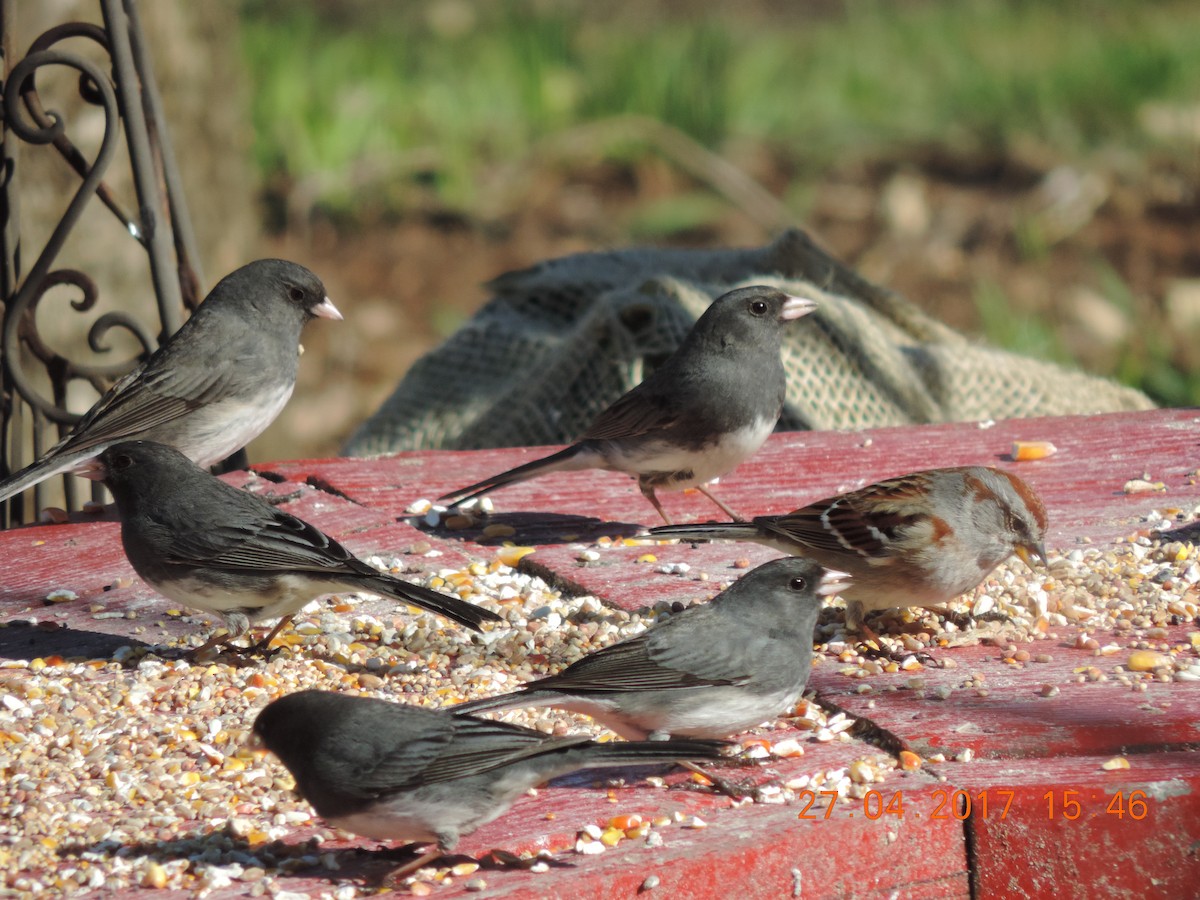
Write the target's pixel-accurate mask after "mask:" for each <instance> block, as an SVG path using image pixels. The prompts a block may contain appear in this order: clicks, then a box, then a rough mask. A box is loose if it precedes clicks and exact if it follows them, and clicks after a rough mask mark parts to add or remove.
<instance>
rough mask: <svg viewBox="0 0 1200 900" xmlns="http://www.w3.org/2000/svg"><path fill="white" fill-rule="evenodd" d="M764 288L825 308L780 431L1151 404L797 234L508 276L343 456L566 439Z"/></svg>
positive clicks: (804, 340) (806, 323)
mask: <svg viewBox="0 0 1200 900" xmlns="http://www.w3.org/2000/svg"><path fill="white" fill-rule="evenodd" d="M747 284H772V285H777V286H779V287H781V288H783V289H785V290H788V291H790V292H793V293H797V294H801V295H804V296H808V297H811V298H813V299H815V300H816V301H817V302H818V303H819V304H820V308H819V310H818V311H817V312H816V313H815V314H813V315H811V316H809V317H807V318H805V319H803V320H802V321H801V322H799V323H798V324H797V325H795V326H794V327H792V328H790V329H788V335H787V338H786V339H785V343H784V352H783V359H784V364H785V366H786V368H787V372H788V398H787V406H786V408H785V410H784V414H783V418H782V420H781V423H780V427H781V428H784V429H814V430H816V429H850V428H869V427H877V426H884V425H904V424H917V423H925V422H947V421H963V420H976V419H988V418H990V419H1001V418H1009V417H1013V416H1037V415H1057V414H1066V413H1099V412H1112V411H1116V410H1130V409H1148V408H1150V407H1151V406H1153V404H1152V403H1151V402H1150V400H1149V399H1148V398H1147V397H1146V396H1145V395H1143V394H1141V393H1140V392H1138V391H1136V390H1134V389H1132V388H1128V387H1124V386H1121V385H1118V384H1115V383H1113V382H1111V381H1107V380H1105V379H1102V378H1097V377H1094V376H1091V375H1085V374H1083V373H1080V372H1076V371H1072V370H1070V369H1065V368H1063V367H1061V366H1058V365H1054V364H1052V363H1046V362H1040V361H1038V360H1033V359H1028V358H1026V357H1022V356H1018V355H1016V354H1013V353H1008V352H1005V351H1003V350H997V349H995V348H992V347H988V346H987V345H985V344H981V343H979V342H978V341H973V340H968V339H967V338H966V337H964V336H963V335H961V334H959V333H958V332H956V331H954V330H953V329H951V328H949V327H947V326H946V325H944V324H942V323H941V322H938V321H936V320H934V319H931V318H930V317H928V316H926V315H925V314H924V313H922V312H921V311H920V310H919V309H917V308H916V307H915V306H913V305H912V304H911V303H909V302H908V301H906V300H904V299H903V298H901V297H898V296H897V295H895V294H893V293H891V292H889V291H886V290H884V289H882V288H880V287H877V286H875V285H873V284H871V283H869V282H867V281H865V280H864V279H862V278H860V277H859V276H858V275H856V274H855V273H854V272H852V271H850V270H849V269H847V268H846V267H844V266H842V265H841V264H840V263H838V262H837V261H836V260H834V259H832V258H831V257H829V256H828V255H827V254H826V253H824V252H823V251H822V250H821V249H820V248H819V247H817V246H816V245H815V244H814V243H813V242H812V241H811V240H810V239H809V238H808V236H807V235H806V234H804V233H803V232H800V231H794V230H793V231H788V232H786V233H785V234H783V235H782V236H781V237H780V238H779V239H778V240H776V241H774V242H773V243H771V244H769V245H768V246H766V247H763V248H761V249H753V250H641V249H634V250H622V251H615V252H610V253H584V254H578V255H575V256H567V257H563V258H561V259H555V260H550V261H548V262H545V263H542V264H540V265H537V266H534V267H533V268H530V269H526V270H523V271H520V272H511V273H509V274H506V275H502V276H500V277H499V278H497V279H496V280H495V281H493V282H492V283H491V285H490V287H491V288H492V289H493V290H494V292H495V296H494V297H493V299H492V300H490V301H489V302H488V303H487V304H486V305H485V306H484V307H483V308H482V309H481V310H480V311H479V312H478V314H476V316H475V317H474V318H473V319H472V320H471V321H470V322H468V323H467V324H466V325H465V326H463V328H462V329H460V330H459V331H458V332H457V333H456V334H455V335H453V336H452V337H451V338H450V339H449V340H447V341H446V342H445V343H444V344H442V345H441V346H440V347H439V348H437V349H436V350H434V351H433V352H431V353H429V354H428V355H426V356H424V357H423V358H422V359H420V360H418V361H417V363H416V364H415V365H414V366H413V367H412V369H411V370H410V371H409V373H408V374H407V375H406V376H405V377H404V380H403V381H401V383H400V385H399V387H397V389H396V392H395V393H394V394H392V396H391V397H390V398H388V400H387V401H386V402H385V403H384V405H383V406H382V407H381V408H380V410H379V411H378V412H377V413H376V414H375V415H374V416H372V417H371V418H370V419H368V420H367V421H366V422H365V423H364V424H363V425H362V426H361V427H360V428H359V429H358V431H357V432H356V433H355V434H354V435H353V437H351V439H350V441H349V443H348V444H347V445H346V448H345V451H344V452H345V453H346V454H347V455H350V456H363V455H372V454H379V453H387V452H392V451H398V450H417V449H438V448H440V449H474V448H483V447H507V446H521V445H530V444H562V443H569V442H570V441H572V440H574V439H575V438H576V437H577V436H578V435H579V434H581V433H582V432H583V431H584V430H585V429H586V428H587V426H588V425H589V424H590V423H591V421H592V419H593V418H594V417H595V416H596V414H597V413H599V412H600V410H602V409H603V408H604V407H605V406H607V405H608V404H610V403H612V401H614V400H615V399H616V398H617V397H619V396H620V395H621V394H622V393H624V392H625V391H627V390H628V389H629V388H630V387H632V386H633V385H635V384H637V383H638V382H639V381H640V380H641V379H642V377H643V375H644V374H645V373H646V372H648V371H651V370H652V369H653V367H654V366H655V365H657V364H658V363H659V362H660V361H661V360H662V359H664V358H665V357H666V356H668V355H669V354H670V353H671V351H672V350H673V349H674V348H675V347H676V345H677V344H678V343H679V341H680V339H681V338H682V336H683V335H684V334H685V333H686V332H687V330H688V329H689V328H690V327H691V325H692V323H693V322H694V321H695V320H696V318H697V316H699V315H700V313H701V312H702V311H703V310H704V308H705V307H706V306H707V305H708V304H709V303H710V302H711V301H712V300H713V299H714V298H715V297H717V296H719V295H721V294H723V293H725V292H726V291H728V290H730V289H732V288H735V287H739V286H744V285H747Z"/></svg>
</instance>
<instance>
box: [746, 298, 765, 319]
mask: <svg viewBox="0 0 1200 900" xmlns="http://www.w3.org/2000/svg"><path fill="white" fill-rule="evenodd" d="M766 314H767V301H766V300H752V301H750V315H752V316H765V315H766Z"/></svg>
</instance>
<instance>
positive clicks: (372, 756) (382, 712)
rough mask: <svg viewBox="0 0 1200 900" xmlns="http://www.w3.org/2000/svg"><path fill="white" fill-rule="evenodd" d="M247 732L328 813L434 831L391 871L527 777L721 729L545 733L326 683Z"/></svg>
mask: <svg viewBox="0 0 1200 900" xmlns="http://www.w3.org/2000/svg"><path fill="white" fill-rule="evenodd" d="M253 731H254V735H255V736H256V738H257V739H258V740H259V741H261V742H262V743H263V744H265V745H266V747H267V749H269V750H270V751H271V752H272V753H274V754H275V755H276V756H278V757H279V758H280V760H282V762H283V764H284V765H285V766H287V768H288V770H289V771H290V772H291V773H292V776H293V777H294V778H295V780H296V789H297V791H299V793H300V794H301V796H303V797H304V798H305V799H306V800H307V801H308V802H309V803H311V804H312V805H313V808H314V809H315V810H316V811H317V813H318V814H320V816H321V817H322V818H324V819H325V820H326V821H327V822H329V823H330V824H331V825H335V826H337V827H339V828H344V829H346V830H347V831H351V832H354V833H355V834H359V835H362V836H363V837H367V838H373V839H375V840H381V841H383V840H397V841H419V842H422V843H426V842H431V841H436V842H437V850H436V851H433V852H431V853H427V854H425V855H424V856H422V857H420V858H418V859H417V860H416V861H415V862H413V863H411V864H409V865H406V866H404V867H403V869H402V870H401V871H400V872H397V873H395V874H394V876H393V877H396V876H398V875H400V874H403V873H404V872H410V871H414V870H416V869H418V868H420V867H421V866H422V865H425V864H426V863H428V862H430V861H432V860H433V859H436V858H437V857H439V856H441V855H443V854H444V853H448V852H450V851H451V850H453V849H454V847H455V845H456V844H457V843H458V840H459V838H460V837H461V836H463V835H466V834H470V833H471V832H472V831H474V830H475V829H476V828H478V827H479V826H480V825H484V824H486V823H487V822H490V821H492V820H493V819H495V818H496V817H498V816H499V815H501V814H502V813H503V812H504V811H505V810H507V809H508V807H509V806H510V805H512V802H513V801H514V800H515V799H516V798H517V797H519V796H520V795H521V794H523V793H524V792H525V791H527V790H528V789H529V788H531V787H534V786H535V785H538V784H541V783H542V782H544V781H548V780H550V779H552V778H557V777H558V776H560V775H565V774H566V773H568V772H573V771H575V770H576V769H585V768H590V767H594V766H621V765H641V764H646V763H655V762H676V761H678V760H686V759H696V760H700V759H717V758H719V756H720V751H721V749H722V747H724V746H725V745H724V744H723V743H722V742H719V741H695V740H687V741H646V742H625V741H612V742H609V743H606V744H598V743H595V742H593V741H591V740H589V739H588V738H587V737H586V736H584V735H571V736H567V737H552V736H551V735H547V734H542V733H541V732H538V731H533V730H531V729H528V728H521V727H519V726H516V725H509V724H506V723H504V722H491V721H488V720H486V719H476V718H472V717H471V716H460V715H454V714H453V713H451V712H450V711H447V710H432V709H423V708H419V707H414V706H404V705H402V704H399V703H390V702H388V701H386V700H376V699H372V698H369V697H352V696H348V695H345V694H335V693H330V692H326V691H301V692H299V693H296V694H289V695H287V696H286V697H282V698H280V699H279V700H276V701H275V702H273V703H271V704H270V705H268V706H267V707H266V708H265V709H264V710H263V711H262V712H261V713H259V714H258V718H257V719H256V720H255V722H254V727H253Z"/></svg>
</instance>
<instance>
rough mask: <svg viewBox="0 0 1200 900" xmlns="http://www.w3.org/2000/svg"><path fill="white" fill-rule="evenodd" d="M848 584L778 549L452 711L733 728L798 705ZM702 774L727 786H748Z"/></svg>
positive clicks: (705, 731)
mask: <svg viewBox="0 0 1200 900" xmlns="http://www.w3.org/2000/svg"><path fill="white" fill-rule="evenodd" d="M845 585H846V576H845V574H843V573H842V572H835V571H832V570H830V569H825V568H822V567H821V566H819V565H818V564H817V563H815V562H813V561H811V560H807V559H803V558H798V557H787V558H785V559H778V560H775V561H773V562H769V563H767V564H765V565H762V566H759V567H758V568H757V569H754V570H753V571H750V572H747V573H746V574H745V575H743V576H742V577H741V578H739V579H738V580H737V581H736V582H734V583H733V585H732V586H731V587H729V588H727V589H726V590H724V591H723V592H721V593H720V594H718V595H717V596H716V597H714V598H713V599H712V600H710V601H708V602H707V603H699V604H696V605H693V606H690V607H688V608H687V609H685V610H684V611H683V612H681V613H678V614H676V615H673V616H671V617H670V618H669V619H666V620H665V621H662V622H658V623H656V624H655V625H654V626H653V627H651V628H648V629H647V630H646V631H644V632H642V633H641V634H639V635H637V636H635V637H632V638H629V639H628V640H624V641H621V642H620V643H617V644H613V645H612V646H609V647H605V648H604V649H603V650H598V651H596V652H595V653H592V654H589V655H588V656H585V657H583V659H580V660H579V661H577V662H574V663H572V664H571V665H569V666H568V667H567V668H565V669H564V670H563V671H561V672H559V673H558V674H557V675H551V676H550V677H548V678H540V679H538V680H537V681H532V682H530V683H528V684H526V685H523V686H522V687H521V688H519V689H518V690H516V691H513V692H512V693H508V694H501V695H499V696H496V697H487V698H484V699H482V700H472V701H470V702H467V703H461V704H459V705H457V706H454V707H452V708H451V711H452V712H454V713H457V714H464V713H471V714H473V713H478V712H484V711H489V710H503V709H516V708H519V707H528V706H553V707H557V708H558V709H566V710H570V711H571V712H578V713H584V714H585V715H588V716H591V717H592V718H593V719H595V720H596V721H597V722H600V723H601V724H602V725H605V726H606V727H608V728H609V729H611V730H612V731H615V732H616V733H617V734H619V735H620V736H621V737H623V738H626V739H629V740H643V739H647V738H649V739H650V740H666V739H667V738H677V737H690V738H723V737H727V736H729V735H731V734H737V733H738V732H741V731H745V730H746V729H748V728H753V727H754V726H755V725H760V724H762V723H763V722H766V721H768V720H771V719H774V718H776V717H777V716H780V715H783V714H784V713H787V712H790V711H791V710H792V709H794V708H795V706H796V703H797V701H798V700H799V699H800V695H801V693H803V691H804V685H805V684H807V683H808V676H809V672H810V671H811V669H812V656H813V630H814V628H815V627H816V624H817V615H818V614H819V613H820V611H821V597H822V596H825V595H828V594H833V593H837V592H838V591H840V590H843V589H844V588H845ZM688 768H692V769H693V770H695V771H700V770H698V769H696V768H695V767H694V766H688ZM701 774H703V775H705V776H706V777H708V778H709V779H710V780H711V781H712V782H713V784H714V785H715V786H716V787H717V788H718V789H719V790H721V791H722V792H724V793H727V794H730V795H731V796H740V795H741V794H743V793H744V791H741V790H739V789H737V788H736V787H734V786H732V785H730V784H729V783H728V782H726V781H724V780H723V779H721V778H718V777H717V776H715V775H713V774H712V773H711V772H701Z"/></svg>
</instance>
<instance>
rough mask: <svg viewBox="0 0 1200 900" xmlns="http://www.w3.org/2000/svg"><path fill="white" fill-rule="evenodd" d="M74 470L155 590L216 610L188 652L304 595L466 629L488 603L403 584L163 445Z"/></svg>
mask: <svg viewBox="0 0 1200 900" xmlns="http://www.w3.org/2000/svg"><path fill="white" fill-rule="evenodd" d="M81 474H84V475H86V477H88V478H93V479H97V480H103V481H104V483H105V484H106V485H107V486H108V488H109V490H111V491H112V493H113V496H114V497H115V498H116V501H117V511H118V513H119V514H120V517H121V542H122V544H123V545H124V547H125V555H126V556H127V557H129V562H130V563H131V564H132V565H133V568H134V570H135V571H136V572H137V573H138V575H140V576H141V577H142V578H143V580H145V581H146V582H147V583H148V584H150V585H151V586H152V587H154V588H155V590H157V591H158V592H159V593H161V594H163V596H165V597H168V598H170V599H171V600H174V601H175V602H177V603H179V604H181V605H183V606H189V607H192V608H194V609H202V610H205V611H207V612H213V613H217V614H219V615H221V616H222V617H223V618H224V619H225V624H226V628H227V629H228V633H227V634H223V635H219V636H217V635H214V636H213V637H212V638H211V639H210V640H209V641H207V642H206V643H205V644H204V645H203V646H201V647H199V648H197V649H196V650H194V651H192V652H193V654H194V655H200V654H202V653H204V652H205V651H207V650H209V649H210V648H212V647H215V646H218V645H220V644H223V643H227V642H229V641H231V640H233V639H235V638H237V637H239V636H240V635H242V634H244V633H245V632H246V631H248V630H249V628H250V623H251V622H257V621H259V620H261V619H274V618H279V617H282V618H280V621H279V623H278V624H277V625H276V626H275V627H274V629H272V630H271V632H270V634H268V635H267V636H266V637H265V638H264V639H263V640H262V641H260V642H259V643H258V644H257V645H255V646H253V647H251V648H250V650H251V651H252V652H253V651H256V650H261V649H264V648H266V647H267V646H268V645H269V644H270V642H271V639H272V638H274V636H275V635H276V634H277V633H278V632H279V630H280V629H281V628H283V627H284V626H285V625H286V624H287V623H288V622H289V621H291V619H292V617H293V616H294V615H295V614H296V613H297V612H299V611H300V610H301V609H303V608H304V606H306V605H307V604H308V602H309V601H310V600H313V599H314V598H316V597H320V596H321V595H323V594H329V593H333V592H334V591H339V590H340V591H366V592H369V593H372V594H379V595H381V596H384V597H390V598H392V599H394V600H399V601H401V602H402V603H410V604H412V605H413V606H419V607H421V608H422V609H427V610H429V611H430V612H435V613H437V614H438V615H441V616H445V617H446V618H448V619H452V620H454V621H455V622H458V623H459V624H461V625H465V626H466V627H468V628H471V629H474V630H475V631H479V630H480V624H481V623H483V622H486V621H498V620H499V619H500V617H499V616H497V615H496V614H495V613H493V612H489V611H488V610H486V609H482V608H481V607H478V606H475V605H473V604H471V603H467V602H466V601H465V600H461V599H459V598H458V597H453V596H449V595H446V594H440V593H438V592H437V591H433V590H430V589H429V588H425V587H421V586H419V585H415V584H409V583H408V582H407V581H402V580H401V579H399V578H396V577H394V576H392V575H388V574H385V573H383V572H380V571H378V570H377V569H374V568H372V567H371V566H369V565H367V564H366V563H365V562H362V561H361V560H359V559H358V558H356V557H355V556H354V555H353V554H351V553H350V551H349V550H347V549H346V548H345V547H343V546H342V545H341V544H339V543H338V542H337V541H335V540H334V539H333V538H331V537H330V536H329V535H327V534H324V533H323V532H321V531H319V530H318V529H316V528H314V527H313V526H312V525H309V524H308V523H307V522H304V521H302V520H301V519H298V518H296V517H295V516H291V515H288V514H287V513H285V512H283V511H281V510H279V509H277V508H276V507H274V506H272V505H271V504H269V503H267V502H266V501H265V500H262V499H261V498H259V497H256V496H254V495H253V494H249V493H247V492H246V491H241V490H238V489H237V488H235V487H233V486H232V485H229V484H226V483H225V482H224V481H222V480H221V479H219V478H216V477H215V476H213V475H210V474H209V473H208V472H206V471H205V470H203V469H201V468H199V467H198V466H197V465H196V464H195V463H193V462H192V461H191V460H189V459H188V458H187V457H186V456H184V455H183V454H182V453H180V452H179V451H178V450H175V449H174V448H172V447H167V446H165V445H163V444H156V443H153V442H150V441H130V442H125V443H120V444H116V445H115V446H112V447H109V448H108V449H107V450H105V451H104V452H103V453H101V454H100V456H99V457H97V458H96V459H94V460H92V461H91V462H89V463H87V464H85V465H84V467H83V468H82V469H81Z"/></svg>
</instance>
